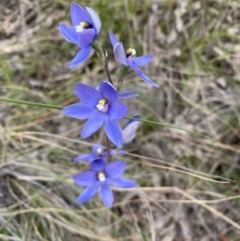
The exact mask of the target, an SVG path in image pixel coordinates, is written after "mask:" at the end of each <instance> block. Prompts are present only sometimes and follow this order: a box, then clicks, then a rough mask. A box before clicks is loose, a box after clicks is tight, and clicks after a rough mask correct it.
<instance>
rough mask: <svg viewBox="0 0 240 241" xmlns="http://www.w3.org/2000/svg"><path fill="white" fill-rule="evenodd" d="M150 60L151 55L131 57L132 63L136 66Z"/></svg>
mask: <svg viewBox="0 0 240 241" xmlns="http://www.w3.org/2000/svg"><path fill="white" fill-rule="evenodd" d="M151 61H152V56H151V55H143V56H140V57H137V58H133V60H132V63H133V64H134V65H136V66H144V65H146V64H148V63H150V62H151Z"/></svg>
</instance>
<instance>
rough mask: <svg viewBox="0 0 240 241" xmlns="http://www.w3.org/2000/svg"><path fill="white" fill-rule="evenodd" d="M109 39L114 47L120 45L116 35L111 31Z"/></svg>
mask: <svg viewBox="0 0 240 241" xmlns="http://www.w3.org/2000/svg"><path fill="white" fill-rule="evenodd" d="M109 38H110V41H111V44H112V46H113V47H114V45H115V44H116V43H119V41H118V40H117V39H116V37H115V35H114V34H113V32H111V31H110V32H109Z"/></svg>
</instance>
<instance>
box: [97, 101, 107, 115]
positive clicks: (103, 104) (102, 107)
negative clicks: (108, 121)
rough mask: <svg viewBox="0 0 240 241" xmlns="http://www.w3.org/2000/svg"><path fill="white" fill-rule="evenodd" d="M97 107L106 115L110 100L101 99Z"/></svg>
mask: <svg viewBox="0 0 240 241" xmlns="http://www.w3.org/2000/svg"><path fill="white" fill-rule="evenodd" d="M96 107H97V109H98V110H100V111H101V112H103V113H106V112H107V110H108V100H107V99H106V98H102V99H100V100H99V102H98V104H97V105H96Z"/></svg>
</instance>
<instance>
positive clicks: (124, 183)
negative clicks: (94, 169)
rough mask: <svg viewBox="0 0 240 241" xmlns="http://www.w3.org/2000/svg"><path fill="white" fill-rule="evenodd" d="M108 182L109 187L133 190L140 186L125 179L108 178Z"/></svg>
mask: <svg viewBox="0 0 240 241" xmlns="http://www.w3.org/2000/svg"><path fill="white" fill-rule="evenodd" d="M106 182H107V184H108V185H110V186H114V187H122V188H131V187H137V186H138V184H137V183H136V182H135V181H133V180H131V179H127V178H123V177H117V178H107V179H106Z"/></svg>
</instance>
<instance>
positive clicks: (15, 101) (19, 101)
mask: <svg viewBox="0 0 240 241" xmlns="http://www.w3.org/2000/svg"><path fill="white" fill-rule="evenodd" d="M0 101H3V102H9V103H14V104H18V105H30V106H36V107H40V108H46V109H56V110H61V109H63V107H62V106H57V105H49V104H42V103H37V102H31V101H25V100H16V99H12V98H5V97H0Z"/></svg>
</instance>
